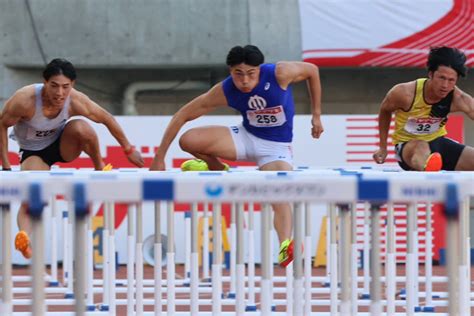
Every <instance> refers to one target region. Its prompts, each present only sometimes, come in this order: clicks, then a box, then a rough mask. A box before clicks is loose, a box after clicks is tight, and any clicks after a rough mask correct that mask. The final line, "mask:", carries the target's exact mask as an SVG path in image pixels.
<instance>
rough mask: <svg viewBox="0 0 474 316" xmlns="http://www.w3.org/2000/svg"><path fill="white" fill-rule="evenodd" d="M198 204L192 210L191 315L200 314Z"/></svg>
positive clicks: (194, 204)
mask: <svg viewBox="0 0 474 316" xmlns="http://www.w3.org/2000/svg"><path fill="white" fill-rule="evenodd" d="M198 223H199V218H198V204H197V203H193V204H192V211H191V275H190V277H191V315H193V316H195V315H198V314H199V253H198V247H199V245H198Z"/></svg>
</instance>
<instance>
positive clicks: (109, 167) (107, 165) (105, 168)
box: [102, 163, 114, 171]
mask: <svg viewBox="0 0 474 316" xmlns="http://www.w3.org/2000/svg"><path fill="white" fill-rule="evenodd" d="M113 168H114V166H112V164H111V163H108V164H106V165H105V167H104V168H102V171H111V170H112V169H113Z"/></svg>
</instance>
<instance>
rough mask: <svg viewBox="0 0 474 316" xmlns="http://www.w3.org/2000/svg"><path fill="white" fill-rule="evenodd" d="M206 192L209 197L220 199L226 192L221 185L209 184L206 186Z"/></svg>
mask: <svg viewBox="0 0 474 316" xmlns="http://www.w3.org/2000/svg"><path fill="white" fill-rule="evenodd" d="M204 191H205V192H206V195H207V196H208V197H213V198H215V197H219V196H221V195H222V193H223V192H224V188H223V187H222V186H221V185H219V184H213V183H209V184H206V186H205V188H204Z"/></svg>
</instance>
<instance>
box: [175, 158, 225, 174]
mask: <svg viewBox="0 0 474 316" xmlns="http://www.w3.org/2000/svg"><path fill="white" fill-rule="evenodd" d="M223 165H224V171H229V165H228V164H226V163H224V164H223ZM181 171H209V167H208V165H207V163H206V162H205V161H204V160H202V159H190V160H186V161H185V162H183V163H182V164H181Z"/></svg>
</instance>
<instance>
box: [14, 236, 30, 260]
mask: <svg viewBox="0 0 474 316" xmlns="http://www.w3.org/2000/svg"><path fill="white" fill-rule="evenodd" d="M15 249H16V250H18V251H20V252H21V254H22V255H23V257H25V258H26V259H30V258H31V255H32V254H33V251H32V250H31V246H30V237H28V234H27V233H26V232H25V231H23V230H20V231H19V232H18V234H16V237H15Z"/></svg>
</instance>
